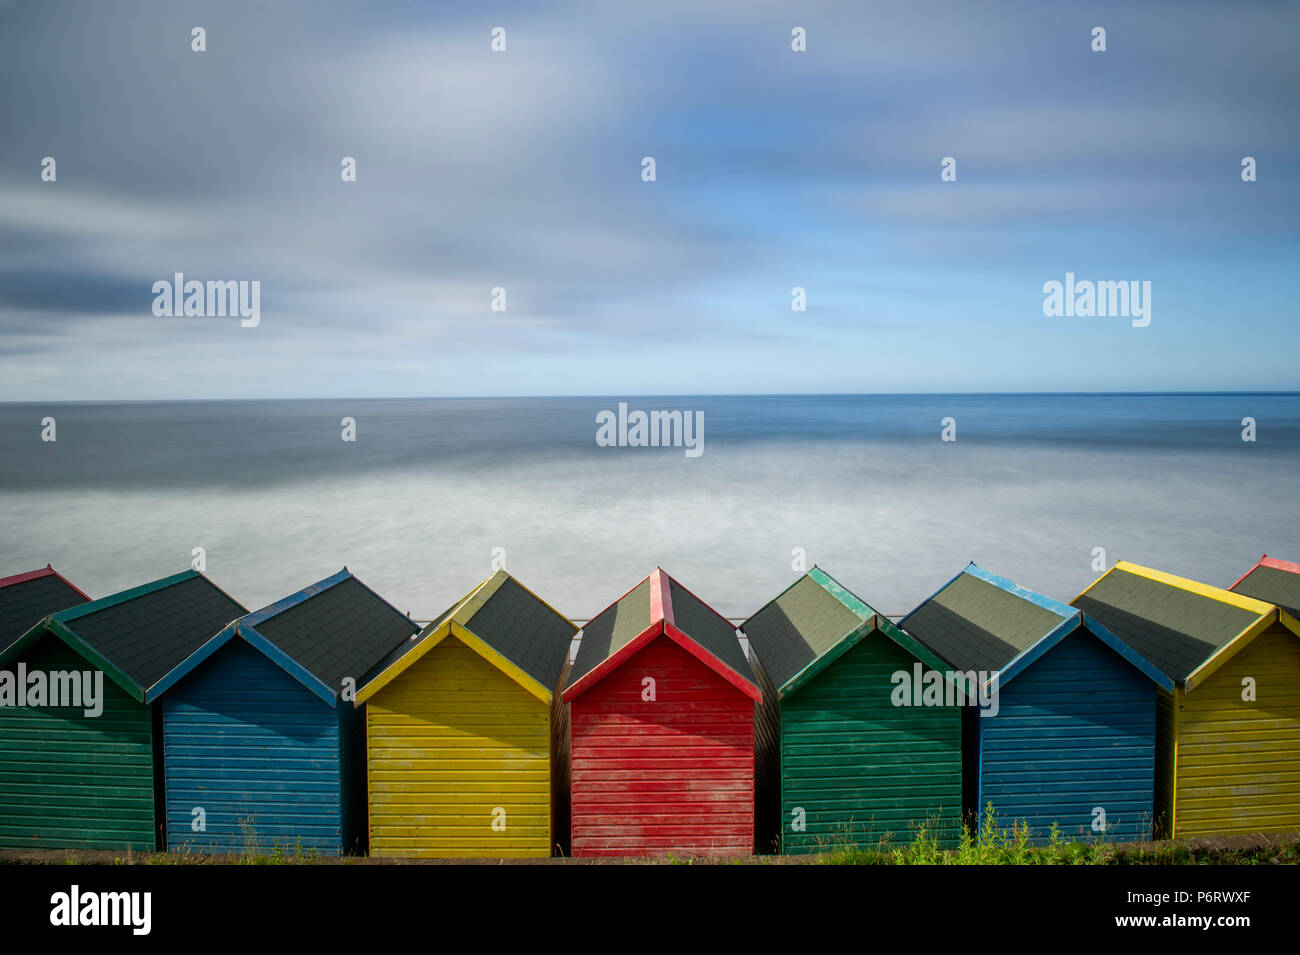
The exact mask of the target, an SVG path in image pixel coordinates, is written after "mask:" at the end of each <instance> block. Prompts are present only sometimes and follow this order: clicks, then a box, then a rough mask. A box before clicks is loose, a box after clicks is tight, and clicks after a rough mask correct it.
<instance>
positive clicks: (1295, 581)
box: [1229, 554, 1300, 617]
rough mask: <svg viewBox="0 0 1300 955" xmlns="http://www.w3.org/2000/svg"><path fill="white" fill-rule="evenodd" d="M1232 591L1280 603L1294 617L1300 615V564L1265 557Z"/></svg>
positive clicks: (1272, 602) (1278, 604)
mask: <svg viewBox="0 0 1300 955" xmlns="http://www.w3.org/2000/svg"><path fill="white" fill-rule="evenodd" d="M1229 589H1230V590H1232V592H1233V593H1234V594H1243V595H1244V596H1247V597H1254V598H1255V599H1256V600H1263V601H1264V602H1266V603H1271V604H1277V606H1279V607H1281V608H1282V609H1283V610H1285V611H1286V612H1287V613H1289V614H1291V615H1292V616H1293V617H1294V616H1300V564H1293V563H1291V562H1290V561H1285V560H1277V559H1275V558H1272V557H1269V556H1268V555H1267V554H1265V555H1264V556H1263V557H1261V558H1260V559H1259V563H1258V564H1256V565H1255V566H1254V567H1252V568H1251V569H1250V570H1248V571H1246V573H1245V574H1244V575H1243V576H1242V578H1241V579H1240V580H1238V581H1237V582H1236V583H1235V584H1233V585H1232V587H1231V588H1229Z"/></svg>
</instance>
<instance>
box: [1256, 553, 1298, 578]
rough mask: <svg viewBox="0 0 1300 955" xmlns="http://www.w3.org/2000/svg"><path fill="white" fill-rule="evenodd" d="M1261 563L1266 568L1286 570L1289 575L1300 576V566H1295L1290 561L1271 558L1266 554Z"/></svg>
mask: <svg viewBox="0 0 1300 955" xmlns="http://www.w3.org/2000/svg"><path fill="white" fill-rule="evenodd" d="M1259 562H1260V563H1261V564H1263V565H1264V566H1265V567H1272V568H1273V569H1274V570H1285V571H1286V572H1287V573H1289V574H1300V564H1293V563H1292V562H1291V561H1289V560H1278V559H1277V558H1276V557H1269V556H1268V555H1267V554H1265V555H1264V556H1263V557H1261V558H1260V560H1259Z"/></svg>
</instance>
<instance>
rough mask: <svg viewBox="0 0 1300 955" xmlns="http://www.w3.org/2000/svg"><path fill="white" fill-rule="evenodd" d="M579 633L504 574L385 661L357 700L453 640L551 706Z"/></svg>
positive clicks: (458, 603) (485, 583) (473, 592)
mask: <svg viewBox="0 0 1300 955" xmlns="http://www.w3.org/2000/svg"><path fill="white" fill-rule="evenodd" d="M577 630H578V628H577V627H575V626H574V625H573V624H572V623H570V622H569V620H568V618H566V617H565V616H564V615H563V614H561V613H560V612H559V611H558V610H556V609H554V608H553V607H552V606H551V605H550V604H548V603H546V602H545V601H544V600H542V599H541V598H540V597H538V596H537V595H536V594H534V593H533V592H532V591H531V590H529V589H528V588H527V587H525V586H523V585H522V584H521V583H519V581H517V580H515V578H513V577H511V576H510V575H509V574H508V573H506V571H504V570H498V571H496V572H495V573H494V574H493V575H492V576H491V577H489V578H488V579H487V580H485V581H483V582H482V583H481V584H479V585H478V586H477V587H475V588H474V589H473V590H471V591H470V592H469V593H468V594H466V595H465V596H464V597H462V598H461V599H460V600H458V601H456V603H454V604H452V605H451V607H449V608H448V609H447V610H445V611H443V612H442V613H441V614H439V615H438V616H437V617H436V618H435V619H434V620H433V621H432V622H431V623H430V624H429V625H428V626H426V627H425V628H424V629H423V630H421V631H420V632H419V633H418V634H415V635H414V636H412V637H410V638H409V639H408V640H406V641H404V642H403V643H402V644H401V645H399V646H397V647H395V648H393V649H392V651H391V652H389V653H388V654H387V655H386V656H385V657H384V658H383V659H382V660H380V661H379V662H378V663H377V664H376V665H375V666H374V667H373V668H372V669H371V671H370V673H369V675H368V676H367V677H366V680H365V684H364V686H363V687H362V689H361V692H359V693H358V694H357V702H358V703H364V702H365V701H366V700H367V699H369V698H370V697H371V696H373V695H374V694H375V693H377V692H378V691H379V690H380V689H382V688H383V687H384V686H387V685H388V683H390V682H391V681H392V680H393V679H395V678H396V677H397V676H398V675H399V674H401V673H402V672H404V671H405V670H406V669H407V668H408V667H410V666H411V665H412V664H413V663H415V662H416V661H417V660H419V659H420V658H421V657H423V656H424V654H426V653H428V652H429V651H430V650H432V649H433V648H434V647H435V646H437V645H438V644H439V643H440V642H441V641H442V640H443V639H444V638H446V637H448V636H453V637H455V638H456V639H458V640H460V641H461V642H462V643H466V644H468V645H469V646H470V647H471V648H472V649H474V650H476V651H477V652H478V653H479V654H480V655H481V656H483V657H484V658H485V659H487V660H488V662H490V663H492V664H493V665H495V666H496V667H497V668H498V669H500V670H502V671H503V672H505V673H506V675H508V676H510V677H512V678H513V679H515V680H516V681H517V682H519V683H520V685H521V686H523V687H524V689H526V690H528V691H529V692H531V693H533V695H535V696H537V697H538V698H539V699H541V700H543V701H545V702H549V701H550V699H551V696H552V695H553V693H554V690H555V686H556V684H557V683H559V680H560V673H561V671H562V670H563V668H564V661H565V658H566V657H567V656H568V652H569V644H570V643H571V642H572V640H573V635H574V634H575V633H576V632H577Z"/></svg>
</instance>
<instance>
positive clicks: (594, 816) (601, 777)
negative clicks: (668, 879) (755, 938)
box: [570, 635, 754, 856]
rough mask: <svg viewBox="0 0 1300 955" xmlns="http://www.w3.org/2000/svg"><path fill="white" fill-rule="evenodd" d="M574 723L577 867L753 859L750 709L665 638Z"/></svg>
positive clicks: (617, 675)
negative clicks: (665, 859) (604, 860)
mask: <svg viewBox="0 0 1300 955" xmlns="http://www.w3.org/2000/svg"><path fill="white" fill-rule="evenodd" d="M646 677H651V678H653V679H654V681H655V697H656V698H655V700H654V701H653V702H647V701H644V700H643V699H642V680H643V679H644V678H646ZM570 714H571V716H570V718H571V725H570V735H571V739H572V766H571V773H572V779H573V785H572V819H573V822H572V827H573V828H572V845H573V854H574V855H575V856H667V855H684V856H739V855H749V854H750V853H751V852H752V851H753V845H754V703H753V701H752V700H751V699H750V698H749V697H747V696H745V695H744V694H742V693H741V692H739V691H738V690H737V689H736V688H735V687H734V686H732V685H731V684H730V683H728V682H727V681H725V680H724V679H722V677H720V676H719V675H718V674H717V673H716V672H715V671H714V670H712V669H710V668H709V667H707V666H705V665H704V664H703V663H701V662H700V661H699V660H698V659H696V658H695V657H694V656H693V655H691V654H690V653H688V652H687V651H686V650H684V649H683V648H682V647H680V646H678V645H677V644H676V643H675V642H673V641H672V639H671V638H669V637H667V636H664V635H660V636H659V637H656V638H655V639H653V640H651V641H650V642H649V643H648V644H646V645H645V646H644V647H643V648H641V649H640V650H639V651H638V652H637V653H635V654H634V655H633V656H631V657H630V658H628V659H627V660H626V661H624V662H623V663H622V664H621V665H620V666H619V667H617V668H616V669H615V670H614V671H613V672H611V673H609V674H608V675H607V676H605V677H604V679H602V680H601V681H600V682H599V683H597V684H595V685H594V686H593V687H591V688H590V689H589V690H587V691H586V692H585V693H583V694H582V695H580V696H578V697H577V698H576V699H574V700H573V702H572V704H571V710H570Z"/></svg>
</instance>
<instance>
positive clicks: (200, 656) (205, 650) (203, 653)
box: [144, 618, 242, 703]
mask: <svg viewBox="0 0 1300 955" xmlns="http://www.w3.org/2000/svg"><path fill="white" fill-rule="evenodd" d="M241 619H242V618H241ZM238 626H239V621H238V620H236V621H235V622H234V623H229V624H227V625H226V626H224V627H223V628H222V629H221V631H220V632H219V633H217V634H216V635H215V636H214V637H213V638H212V639H211V640H209V641H208V642H207V643H205V644H203V646H201V647H199V648H198V649H197V650H195V651H194V652H193V653H191V654H190V655H189V656H188V657H186V658H185V659H184V660H182V661H181V662H180V663H178V664H176V666H174V667H172V669H171V671H170V672H169V673H168V674H167V675H166V676H164V677H163V678H162V679H161V680H159V681H158V682H157V683H155V684H154V685H153V686H151V687H149V688H148V689H146V690H145V691H144V702H146V703H152V702H153V701H154V700H156V699H158V697H160V696H162V694H164V693H166V692H167V691H168V690H170V689H171V688H172V687H173V686H175V685H176V684H177V683H178V682H179V681H180V680H181V678H182V677H184V676H185V675H186V674H187V673H189V672H191V671H192V670H193V669H194V668H195V667H197V666H198V665H199V664H200V663H202V662H203V661H204V660H206V659H207V658H208V657H210V656H212V654H214V653H216V652H217V651H218V650H219V649H221V648H222V647H223V646H225V645H226V644H227V643H229V642H230V638H231V637H233V636H234V635H235V632H236V628H237V627H238Z"/></svg>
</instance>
